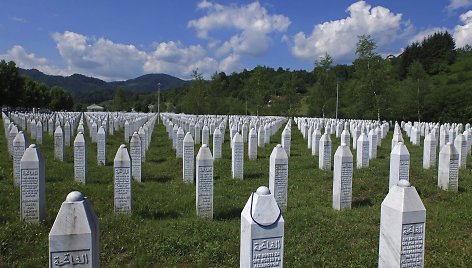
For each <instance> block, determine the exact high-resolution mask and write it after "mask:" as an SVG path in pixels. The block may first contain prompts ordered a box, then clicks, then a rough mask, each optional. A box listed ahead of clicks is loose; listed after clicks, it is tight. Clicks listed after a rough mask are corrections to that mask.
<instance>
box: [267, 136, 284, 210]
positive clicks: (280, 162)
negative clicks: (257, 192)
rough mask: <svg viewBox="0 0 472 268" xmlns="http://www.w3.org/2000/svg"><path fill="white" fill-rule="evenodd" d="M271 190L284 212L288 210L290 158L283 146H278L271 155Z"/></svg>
mask: <svg viewBox="0 0 472 268" xmlns="http://www.w3.org/2000/svg"><path fill="white" fill-rule="evenodd" d="M269 189H270V192H271V193H272V194H273V195H274V197H275V200H276V201H277V204H278V205H279V207H280V209H282V211H286V210H287V194H288V157H287V154H286V153H285V150H284V148H282V145H280V144H277V146H275V148H274V149H273V150H272V153H271V154H270V163H269Z"/></svg>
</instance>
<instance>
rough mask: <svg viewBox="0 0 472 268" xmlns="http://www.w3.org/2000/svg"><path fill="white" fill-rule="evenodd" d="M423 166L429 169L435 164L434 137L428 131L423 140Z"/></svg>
mask: <svg viewBox="0 0 472 268" xmlns="http://www.w3.org/2000/svg"><path fill="white" fill-rule="evenodd" d="M423 146H424V147H423V168H424V169H430V168H431V167H434V166H435V165H436V138H434V137H433V134H432V133H429V134H427V135H426V137H425V138H424V142H423Z"/></svg>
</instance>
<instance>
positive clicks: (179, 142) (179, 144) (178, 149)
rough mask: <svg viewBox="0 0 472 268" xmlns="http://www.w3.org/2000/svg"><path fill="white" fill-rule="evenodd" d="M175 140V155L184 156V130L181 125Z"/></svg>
mask: <svg viewBox="0 0 472 268" xmlns="http://www.w3.org/2000/svg"><path fill="white" fill-rule="evenodd" d="M175 138H176V140H175V157H176V158H182V156H183V150H184V147H183V146H184V130H183V129H182V128H181V127H179V129H178V130H177V134H176V137H175Z"/></svg>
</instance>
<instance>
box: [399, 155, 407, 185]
mask: <svg viewBox="0 0 472 268" xmlns="http://www.w3.org/2000/svg"><path fill="white" fill-rule="evenodd" d="M409 174H410V160H409V159H400V171H399V174H398V175H399V178H398V179H399V180H409V178H410V175H409Z"/></svg>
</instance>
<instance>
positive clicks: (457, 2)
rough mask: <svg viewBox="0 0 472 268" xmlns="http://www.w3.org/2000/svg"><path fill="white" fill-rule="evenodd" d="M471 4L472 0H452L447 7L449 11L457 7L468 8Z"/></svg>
mask: <svg viewBox="0 0 472 268" xmlns="http://www.w3.org/2000/svg"><path fill="white" fill-rule="evenodd" d="M470 6H472V0H451V2H450V3H449V5H448V6H447V7H446V9H447V10H448V11H454V10H456V9H460V8H467V7H470Z"/></svg>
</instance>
